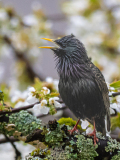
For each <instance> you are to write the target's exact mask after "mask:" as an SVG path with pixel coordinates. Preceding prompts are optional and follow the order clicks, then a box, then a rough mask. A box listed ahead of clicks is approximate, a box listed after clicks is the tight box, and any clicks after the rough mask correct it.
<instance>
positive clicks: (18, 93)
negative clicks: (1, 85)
mask: <svg viewBox="0 0 120 160" xmlns="http://www.w3.org/2000/svg"><path fill="white" fill-rule="evenodd" d="M27 95H28V91H24V92H21V91H19V90H16V91H14V93H13V95H12V96H11V102H13V103H14V102H16V101H17V100H19V99H26V98H27Z"/></svg>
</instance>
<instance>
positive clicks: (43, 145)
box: [0, 111, 120, 160]
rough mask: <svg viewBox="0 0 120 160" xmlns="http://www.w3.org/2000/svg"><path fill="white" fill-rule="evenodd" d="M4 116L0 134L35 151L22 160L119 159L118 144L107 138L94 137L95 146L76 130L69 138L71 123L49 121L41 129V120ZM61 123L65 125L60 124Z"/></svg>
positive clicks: (25, 115)
mask: <svg viewBox="0 0 120 160" xmlns="http://www.w3.org/2000/svg"><path fill="white" fill-rule="evenodd" d="M3 116H5V117H4V118H3V119H2V121H1V122H0V123H1V124H0V132H1V133H3V134H6V135H7V136H14V137H15V138H18V139H19V140H22V141H25V142H26V143H30V144H32V145H34V146H35V147H36V149H35V150H34V151H32V152H31V153H30V154H29V155H27V156H26V160H41V159H43V160H55V159H59V160H62V159H64V160H73V159H74V160H77V159H80V160H87V159H89V160H94V159H95V160H96V159H97V160H102V159H104V158H105V157H107V159H112V160H117V159H120V143H119V142H117V141H116V140H113V139H111V138H109V137H103V136H101V135H100V134H99V133H97V137H98V139H99V141H98V143H97V145H96V146H94V144H93V138H92V137H88V136H86V134H85V131H84V130H82V129H81V126H79V129H80V130H79V132H78V133H74V134H73V135H70V133H69V132H68V129H70V128H71V127H72V125H73V123H74V122H72V120H70V123H68V119H66V120H65V119H61V120H60V121H59V122H60V123H58V122H57V121H56V120H54V121H49V123H48V125H47V126H44V125H42V123H41V120H40V119H37V118H36V117H35V116H33V115H31V114H29V113H28V112H27V111H20V112H19V113H13V114H10V115H3ZM63 121H64V123H65V124H63V123H62V122H63Z"/></svg>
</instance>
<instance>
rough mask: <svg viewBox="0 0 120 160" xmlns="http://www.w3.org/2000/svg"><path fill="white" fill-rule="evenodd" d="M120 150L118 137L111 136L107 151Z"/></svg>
mask: <svg viewBox="0 0 120 160" xmlns="http://www.w3.org/2000/svg"><path fill="white" fill-rule="evenodd" d="M116 149H117V150H120V143H118V142H117V140H116V139H112V138H109V141H108V142H107V146H106V147H105V151H106V152H114V151H115V150H116Z"/></svg>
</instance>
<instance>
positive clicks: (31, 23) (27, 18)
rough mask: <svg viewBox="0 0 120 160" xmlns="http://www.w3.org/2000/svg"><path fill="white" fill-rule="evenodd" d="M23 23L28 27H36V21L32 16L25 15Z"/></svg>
mask: <svg viewBox="0 0 120 160" xmlns="http://www.w3.org/2000/svg"><path fill="white" fill-rule="evenodd" d="M23 22H24V23H25V24H26V25H28V26H35V25H38V20H37V18H36V17H35V16H34V15H27V16H25V17H23Z"/></svg>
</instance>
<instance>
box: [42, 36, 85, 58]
mask: <svg viewBox="0 0 120 160" xmlns="http://www.w3.org/2000/svg"><path fill="white" fill-rule="evenodd" d="M42 39H45V40H47V41H51V42H53V43H55V44H56V46H55V47H53V46H43V47H39V48H48V49H51V50H53V51H54V53H55V55H56V56H57V57H58V58H64V57H65V58H72V57H74V58H75V57H77V58H78V57H79V58H82V59H83V58H87V54H86V50H85V48H84V45H83V44H82V43H81V42H80V41H79V40H78V39H77V38H76V37H75V36H74V35H73V34H71V35H68V36H65V37H62V38H60V39H56V40H54V39H48V38H42Z"/></svg>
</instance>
